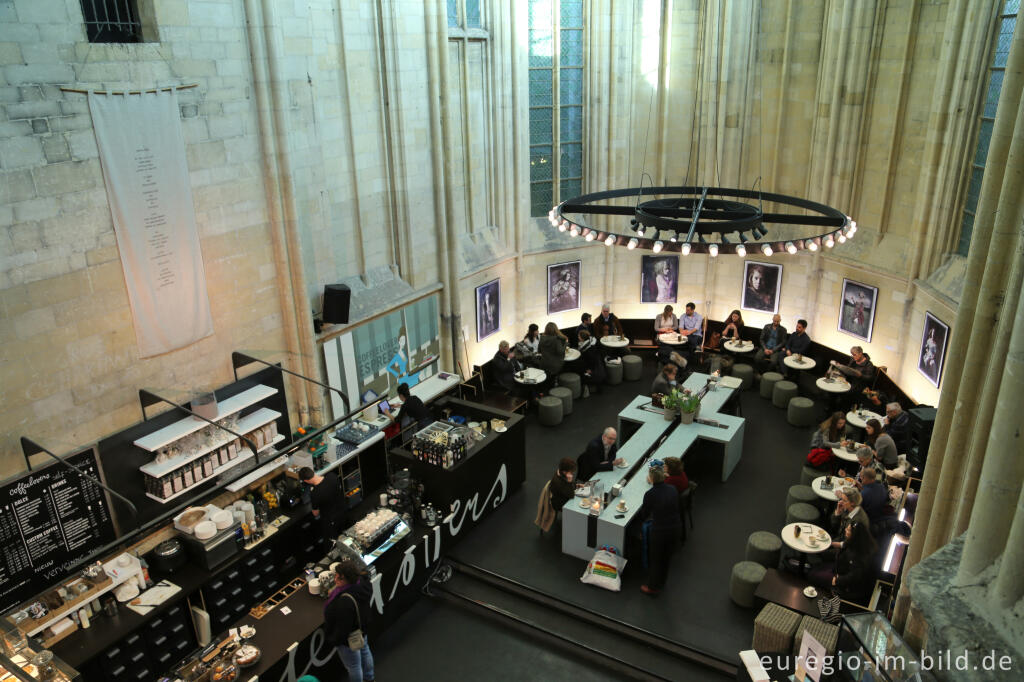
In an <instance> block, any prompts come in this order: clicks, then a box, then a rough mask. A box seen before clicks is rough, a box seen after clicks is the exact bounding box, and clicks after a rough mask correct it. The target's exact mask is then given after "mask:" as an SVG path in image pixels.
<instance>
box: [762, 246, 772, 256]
mask: <svg viewBox="0 0 1024 682" xmlns="http://www.w3.org/2000/svg"><path fill="white" fill-rule="evenodd" d="M761 253H763V254H764V255H766V256H770V255H772V254H773V253H775V252H774V251H772V245H771V244H762V245H761Z"/></svg>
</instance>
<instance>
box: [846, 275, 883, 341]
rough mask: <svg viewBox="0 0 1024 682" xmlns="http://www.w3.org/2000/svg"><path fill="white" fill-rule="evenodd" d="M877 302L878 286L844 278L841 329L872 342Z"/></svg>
mask: <svg viewBox="0 0 1024 682" xmlns="http://www.w3.org/2000/svg"><path fill="white" fill-rule="evenodd" d="M877 302H878V287H873V286H868V285H867V284H860V283H859V282H854V281H853V280H849V279H844V280H843V297H842V300H840V302H839V331H841V332H844V333H846V334H849V335H850V336H856V337H857V338H858V339H861V340H863V341H867V342H868V343H871V331H872V330H873V329H874V328H875V304H876V303H877Z"/></svg>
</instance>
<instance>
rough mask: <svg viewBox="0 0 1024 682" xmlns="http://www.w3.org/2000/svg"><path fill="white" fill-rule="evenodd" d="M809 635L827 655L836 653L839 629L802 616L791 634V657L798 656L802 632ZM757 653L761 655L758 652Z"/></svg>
mask: <svg viewBox="0 0 1024 682" xmlns="http://www.w3.org/2000/svg"><path fill="white" fill-rule="evenodd" d="M805 630H806V631H807V632H809V633H810V634H811V636H812V637H814V639H816V640H818V641H819V642H820V643H821V645H822V646H823V647H825V651H826V652H827V653H830V654H833V653H835V651H836V644H838V642H839V627H838V626H836V625H831V624H829V623H826V622H825V621H823V620H821V619H819V618H812V617H811V616H804V617H803V618H801V619H800V624H799V625H798V626H797V628H796V632H794V633H793V655H794V656H799V655H800V644H801V641H800V640H802V639H803V638H804V631H805ZM758 653H761V652H760V651H758Z"/></svg>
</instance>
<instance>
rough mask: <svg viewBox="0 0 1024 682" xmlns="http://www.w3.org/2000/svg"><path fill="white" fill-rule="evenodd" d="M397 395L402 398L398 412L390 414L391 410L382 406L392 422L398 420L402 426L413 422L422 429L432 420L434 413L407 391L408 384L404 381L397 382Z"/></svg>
mask: <svg viewBox="0 0 1024 682" xmlns="http://www.w3.org/2000/svg"><path fill="white" fill-rule="evenodd" d="M398 396H399V397H400V398H401V399H402V405H401V407H399V408H398V414H392V413H391V410H389V409H383V408H382V409H383V411H384V414H385V416H387V418H388V419H390V420H391V421H392V422H398V423H399V424H401V425H402V427H403V428H404V427H405V426H406V425H408V424H411V423H413V422H415V423H416V424H417V425H418V427H419V428H421V429H422V428H425V427H427V426H429V425H430V424H431V423H432V422H433V421H434V415H433V413H431V411H430V408H428V407H427V406H426V405H424V404H423V401H422V400H420V399H419V398H418V397H416V396H414V395H412V393H411V392H410V391H409V384H407V383H405V382H404V381H403V382H402V383H400V384H398Z"/></svg>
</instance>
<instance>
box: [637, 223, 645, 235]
mask: <svg viewBox="0 0 1024 682" xmlns="http://www.w3.org/2000/svg"><path fill="white" fill-rule="evenodd" d="M636 233H637V234H638V235H640V236H641V237H643V236H644V226H643V225H637V226H636Z"/></svg>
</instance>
